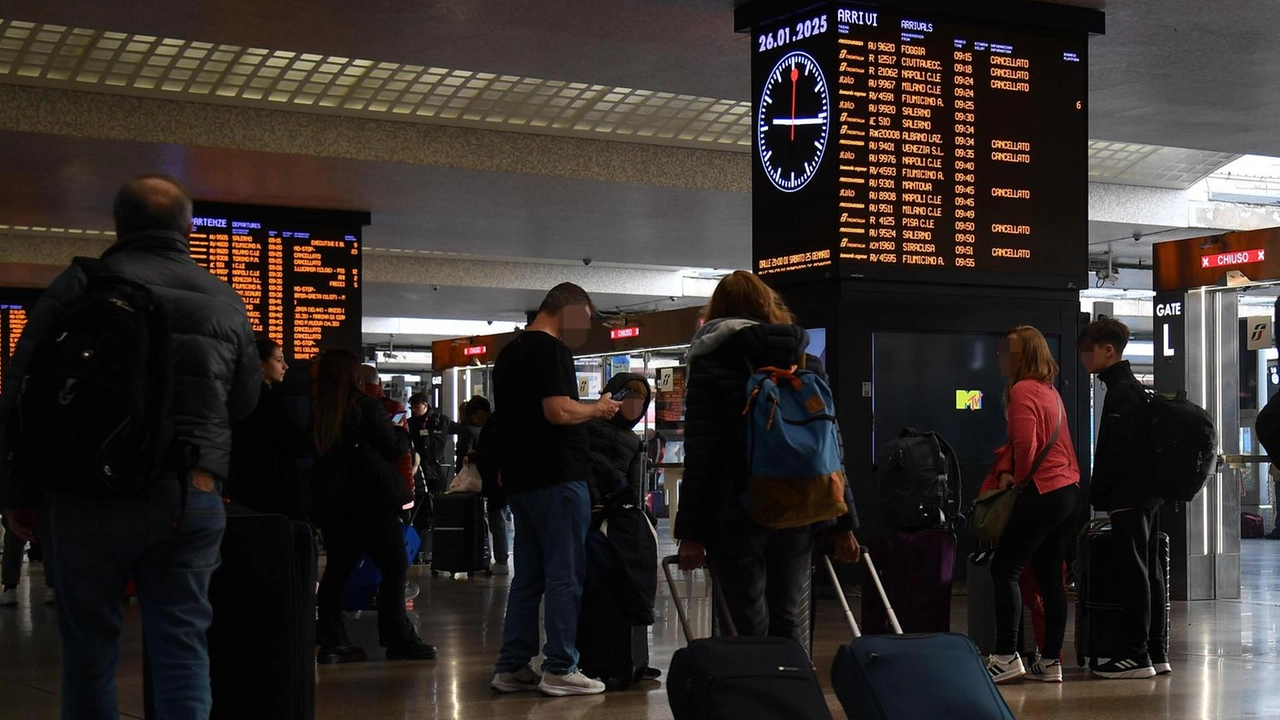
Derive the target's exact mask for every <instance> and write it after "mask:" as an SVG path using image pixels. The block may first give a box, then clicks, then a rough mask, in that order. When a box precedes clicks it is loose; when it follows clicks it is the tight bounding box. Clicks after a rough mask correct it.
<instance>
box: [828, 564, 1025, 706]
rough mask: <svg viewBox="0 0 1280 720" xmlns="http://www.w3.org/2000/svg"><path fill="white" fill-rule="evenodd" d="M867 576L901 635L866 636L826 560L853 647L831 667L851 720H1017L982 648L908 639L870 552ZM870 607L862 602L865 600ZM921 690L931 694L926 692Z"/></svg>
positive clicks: (960, 639) (947, 637)
mask: <svg viewBox="0 0 1280 720" xmlns="http://www.w3.org/2000/svg"><path fill="white" fill-rule="evenodd" d="M862 557H863V558H864V559H865V560H866V562H867V573H868V575H870V576H872V577H873V578H877V579H876V580H875V581H874V585H875V587H876V591H877V593H878V594H879V596H880V599H881V600H882V601H883V602H884V605H885V609H886V611H887V612H886V614H887V615H888V619H889V622H890V624H891V625H892V627H893V628H894V630H895V632H897V633H898V634H896V635H867V636H863V635H862V634H861V632H860V631H859V630H858V623H857V621H855V620H854V618H853V611H852V610H850V609H849V603H848V601H846V600H845V597H844V590H843V589H841V588H840V581H839V579H838V578H837V577H836V572H835V568H833V567H832V566H831V561H830V560H829V559H824V561H825V563H826V567H827V574H828V575H829V576H830V577H831V582H832V583H833V584H834V586H835V588H836V597H837V598H838V599H839V600H840V605H841V607H842V608H843V610H844V613H845V618H846V619H848V621H849V628H850V630H852V632H853V640H852V641H851V642H850V643H848V644H847V645H844V646H841V648H840V650H839V651H837V653H836V660H835V663H834V664H833V665H832V667H831V685H832V688H834V689H835V691H836V697H837V698H839V699H840V704H841V705H842V706H843V707H844V710H845V712H846V713H847V714H848V715H849V717H850V718H851V719H852V720H860V719H861V718H868V719H874V720H918V719H919V718H929V719H930V720H948V719H954V720H1014V718H1013V713H1012V712H1010V710H1009V706H1008V704H1006V703H1005V701H1004V697H1003V696H1001V695H1000V691H999V690H997V689H996V685H995V683H994V682H992V681H991V675H990V674H989V673H988V672H987V668H986V665H985V664H984V663H983V661H982V657H981V656H980V655H979V654H978V648H977V646H975V645H974V644H973V641H972V640H970V639H969V638H967V637H965V636H964V635H960V634H957V633H940V634H932V635H924V634H921V635H903V634H901V632H902V628H901V627H900V626H899V625H898V620H897V617H895V616H894V613H893V608H892V607H891V606H890V604H889V598H888V597H887V596H886V595H885V592H884V586H883V585H881V584H880V582H879V580H878V576H877V575H876V569H875V564H874V563H872V562H871V557H870V554H869V553H866V552H864V553H863V556H862ZM864 602H865V600H864ZM922 688H927V691H925V692H921V689H922Z"/></svg>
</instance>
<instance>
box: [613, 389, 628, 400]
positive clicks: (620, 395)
mask: <svg viewBox="0 0 1280 720" xmlns="http://www.w3.org/2000/svg"><path fill="white" fill-rule="evenodd" d="M630 394H631V390H630V389H629V388H622V389H621V390H619V391H618V392H616V393H614V394H613V396H612V398H613V400H614V401H615V402H622V401H623V400H626V399H627V396H629V395H630Z"/></svg>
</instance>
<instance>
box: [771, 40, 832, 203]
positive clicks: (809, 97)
mask: <svg viewBox="0 0 1280 720" xmlns="http://www.w3.org/2000/svg"><path fill="white" fill-rule="evenodd" d="M830 129H831V96H830V94H829V93H828V90H827V80H826V78H825V77H824V76H823V74H822V68H821V67H819V66H818V62H817V61H816V60H814V59H813V56H812V55H810V54H809V53H806V52H804V51H802V50H796V51H794V52H790V53H787V54H786V55H784V56H783V57H782V59H781V60H779V61H778V64H777V65H775V66H774V68H773V71H772V72H771V73H769V75H768V77H767V78H765V81H764V87H763V89H762V91H761V93H760V110H759V112H758V113H757V114H756V147H757V148H758V150H759V153H760V162H761V164H762V165H763V166H764V171H765V175H766V176H768V178H769V181H770V182H771V183H773V185H774V186H775V187H777V188H778V189H779V190H782V191H783V192H788V193H792V192H795V191H797V190H799V189H800V188H803V187H804V186H805V185H806V184H807V183H808V182H809V180H811V179H812V178H813V176H814V173H816V172H817V171H818V168H819V167H820V166H821V165H822V155H823V153H824V152H826V149H827V138H828V136H829V135H830Z"/></svg>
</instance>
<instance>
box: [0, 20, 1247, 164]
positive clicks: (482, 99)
mask: <svg viewBox="0 0 1280 720" xmlns="http://www.w3.org/2000/svg"><path fill="white" fill-rule="evenodd" d="M0 80H7V81H9V82H17V83H24V84H31V85H39V86H53V87H67V88H76V89H90V88H91V87H96V88H98V89H100V90H102V91H105V92H112V93H121V94H130V95H142V96H148V97H165V98H174V97H175V96H183V99H187V100H192V101H198V102H221V103H233V104H236V105H249V106H259V107H273V108H280V107H287V108H289V109H293V110H299V111H304V112H338V113H343V114H346V115H356V116H364V117H374V118H380V119H388V118H391V119H402V120H411V121H418V122H431V123H440V124H452V125H471V126H478V127H489V128H497V129H509V130H521V131H525V132H530V131H532V132H538V133H544V134H553V135H554V134H558V135H574V136H579V137H584V136H585V137H601V136H602V135H604V136H609V137H610V138H612V139H617V140H632V141H640V142H652V143H659V144H665V145H684V146H691V147H703V148H716V149H724V150H733V151H738V152H743V151H749V150H750V148H751V132H750V130H751V107H750V104H749V103H745V102H737V101H733V100H724V99H717V98H708V97H696V96H692V95H677V94H673V93H665V92H658V91H654V90H644V89H639V88H620V87H607V86H604V85H592V84H588V83H575V82H565V81H561V80H546V79H539V78H528V77H517V76H513V75H496V74H493V73H479V72H472V71H468V70H454V69H447V68H429V67H423V66H421V65H403V64H399V63H390V62H378V61H375V60H369V59H362V58H348V57H339V56H326V55H317V54H311V53H298V52H288V51H283V50H270V49H266V48H248V47H240V46H237V45H222V44H217V43H208V42H195V41H189V40H179V39H174V38H157V37H152V36H149V35H133V34H127V33H119V32H108V31H102V30H93V29H88V28H68V27H64V26H61V25H47V24H37V23H30V22H23V21H19V20H4V19H0ZM1236 157H1237V156H1235V155H1229V154H1225V153H1211V152H1203V151H1198V150H1182V149H1178V148H1162V147H1157V146H1153V145H1142V144H1134V143H1121V142H1108V141H1103V140H1093V141H1090V143H1089V179H1090V180H1092V181H1095V182H1113V183H1123V184H1129V185H1145V186H1150V187H1165V188H1175V189H1186V188H1189V187H1190V186H1191V185H1193V184H1195V183H1196V182H1198V181H1200V180H1201V179H1203V178H1205V177H1206V176H1208V175H1209V174H1211V173H1213V172H1214V171H1216V170H1218V169H1219V168H1221V167H1222V166H1223V165H1225V164H1226V163H1228V162H1230V161H1232V160H1234V159H1235V158H1236Z"/></svg>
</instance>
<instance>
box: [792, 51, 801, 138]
mask: <svg viewBox="0 0 1280 720" xmlns="http://www.w3.org/2000/svg"><path fill="white" fill-rule="evenodd" d="M799 79H800V68H797V67H796V66H795V65H792V66H791V140H792V141H794V140H795V139H796V81H797V80H799Z"/></svg>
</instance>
